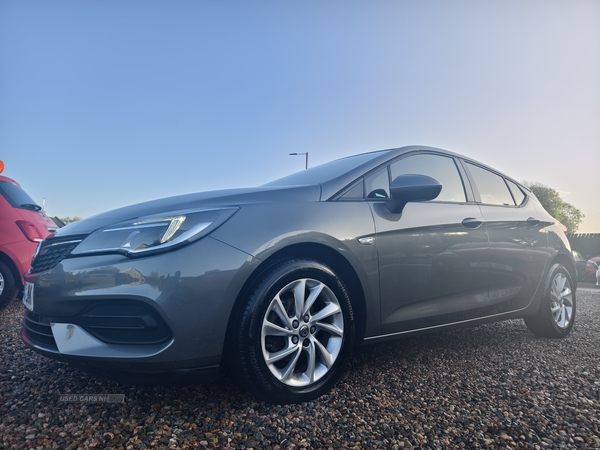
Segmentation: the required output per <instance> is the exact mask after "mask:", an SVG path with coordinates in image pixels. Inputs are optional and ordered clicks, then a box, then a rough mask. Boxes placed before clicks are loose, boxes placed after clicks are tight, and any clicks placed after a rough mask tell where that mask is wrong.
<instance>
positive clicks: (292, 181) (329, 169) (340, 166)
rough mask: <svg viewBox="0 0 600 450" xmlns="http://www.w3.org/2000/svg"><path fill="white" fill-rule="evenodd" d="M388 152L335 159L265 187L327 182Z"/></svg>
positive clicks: (272, 182) (382, 151)
mask: <svg viewBox="0 0 600 450" xmlns="http://www.w3.org/2000/svg"><path fill="white" fill-rule="evenodd" d="M387 151H389V150H381V151H378V152H371V153H362V154H360V155H355V156H349V157H347V158H342V159H336V160H335V161H331V162H328V163H325V164H321V165H319V166H315V167H311V168H310V169H306V170H303V171H301V172H296V173H293V174H291V175H288V176H287V177H283V178H279V179H278V180H275V181H271V182H270V183H267V184H265V186H301V185H308V184H321V183H325V182H327V181H329V180H334V179H336V178H337V177H339V176H341V175H343V174H345V173H346V172H349V171H351V170H352V169H355V168H356V167H359V166H360V165H361V164H364V163H366V162H368V161H370V160H371V159H374V158H377V157H379V156H381V155H382V154H383V153H385V152H387Z"/></svg>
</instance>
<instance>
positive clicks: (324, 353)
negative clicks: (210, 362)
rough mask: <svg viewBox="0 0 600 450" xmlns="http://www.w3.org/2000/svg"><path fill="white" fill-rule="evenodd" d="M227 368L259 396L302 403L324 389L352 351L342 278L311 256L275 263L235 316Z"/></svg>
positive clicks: (276, 401)
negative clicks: (313, 259)
mask: <svg viewBox="0 0 600 450" xmlns="http://www.w3.org/2000/svg"><path fill="white" fill-rule="evenodd" d="M234 327H235V328H234V329H233V332H234V333H233V334H234V340H233V343H232V345H233V348H232V350H233V351H234V355H233V358H232V359H231V360H230V368H231V369H232V372H233V373H235V374H236V376H237V378H238V381H239V383H240V384H241V385H242V387H244V388H245V389H246V390H248V391H249V392H250V393H251V394H252V395H254V396H255V397H257V398H258V399H260V400H264V401H266V402H269V403H274V404H285V403H300V402H304V401H308V400H311V399H314V398H316V397H319V396H320V395H322V394H324V393H325V392H327V391H328V390H329V389H330V388H331V386H332V385H333V384H334V383H335V382H336V381H337V380H338V379H339V377H340V376H341V374H342V372H343V369H344V366H345V365H346V363H347V362H348V359H349V357H350V354H351V352H352V348H353V344H354V338H355V320H354V316H353V312H352V303H351V301H350V297H349V295H348V292H347V290H346V287H345V286H344V284H343V282H342V281H341V280H340V279H339V278H338V277H337V276H336V275H335V274H334V273H333V271H332V270H331V269H329V268H328V267H327V266H325V265H323V264H321V263H319V262H316V261H312V260H307V259H294V260H287V261H283V262H279V263H277V264H276V265H274V266H272V267H271V268H270V269H268V270H267V271H266V272H265V273H264V274H263V275H262V276H261V277H260V278H259V279H258V280H257V282H256V283H255V284H254V286H253V289H251V291H250V297H249V299H248V301H247V303H246V304H245V306H244V307H243V308H241V311H240V313H239V314H238V317H237V318H236V321H235V325H234Z"/></svg>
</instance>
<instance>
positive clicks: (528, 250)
mask: <svg viewBox="0 0 600 450" xmlns="http://www.w3.org/2000/svg"><path fill="white" fill-rule="evenodd" d="M464 167H465V169H466V171H467V173H468V174H469V176H470V178H471V180H472V181H473V183H472V184H473V189H474V195H475V197H476V199H477V201H478V202H480V208H481V213H482V215H483V217H484V218H485V226H486V228H487V231H488V235H489V239H490V252H491V254H490V258H491V259H490V267H489V269H490V270H489V280H490V292H489V302H490V303H493V304H495V305H496V308H497V311H496V313H502V312H507V311H515V310H519V309H521V308H524V307H526V306H527V305H529V303H530V302H531V300H532V299H533V296H534V295H535V293H536V291H537V289H538V288H539V286H540V285H541V281H542V277H543V274H544V269H545V266H546V264H547V260H548V258H549V255H548V252H547V247H548V244H547V242H548V238H547V235H546V233H545V232H544V228H543V224H542V222H541V220H540V219H541V218H540V217H539V216H538V213H537V211H536V209H535V207H534V205H533V201H530V200H529V197H528V196H527V195H525V194H524V192H523V190H522V189H521V188H520V187H519V186H518V185H517V184H516V183H515V182H513V181H511V180H509V179H507V178H506V177H504V176H502V175H500V174H498V173H495V172H493V171H491V170H489V169H488V168H485V167H482V166H480V165H477V164H475V163H471V162H465V163H464Z"/></svg>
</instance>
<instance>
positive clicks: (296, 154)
mask: <svg viewBox="0 0 600 450" xmlns="http://www.w3.org/2000/svg"><path fill="white" fill-rule="evenodd" d="M290 155H292V156H300V155H306V167H305V169H308V152H302V153H290Z"/></svg>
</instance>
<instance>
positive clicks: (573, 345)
mask: <svg viewBox="0 0 600 450" xmlns="http://www.w3.org/2000/svg"><path fill="white" fill-rule="evenodd" d="M578 301H579V303H578V308H579V310H578V316H577V319H576V323H575V328H574V332H573V333H572V334H571V335H570V336H569V337H568V338H567V339H563V340H558V341H555V340H546V339H537V338H535V337H534V336H533V335H532V334H531V333H529V332H528V331H527V329H526V328H525V325H524V323H523V322H522V321H521V320H514V321H507V322H502V323H497V324H491V325H485V326H481V327H478V328H471V329H464V330H457V331H451V332H445V333H440V334H436V335H428V336H420V337H414V338H408V339H405V340H402V341H397V342H394V343H389V344H379V345H375V346H366V347H363V349H362V350H361V351H360V352H359V353H358V354H357V355H356V356H355V357H353V359H352V361H351V366H352V368H351V370H349V371H348V372H347V374H346V375H345V376H344V378H343V379H342V380H341V382H340V383H339V384H338V385H337V386H336V387H335V388H334V389H333V390H332V391H331V392H330V393H329V394H328V395H325V396H323V397H321V398H320V399H318V400H316V401H314V402H310V403H304V404H301V405H291V406H272V405H267V404H264V403H260V402H257V401H255V400H254V399H253V398H252V397H250V396H249V395H248V394H246V393H245V392H243V391H241V390H240V389H239V388H238V387H237V386H236V385H235V384H234V383H233V382H232V381H231V380H230V379H223V380H220V381H219V382H217V383H214V384H209V385H201V386H187V387H176V388H166V387H140V386H129V385H121V384H117V383H114V382H109V381H105V380H100V379H96V378H93V377H91V376H88V375H86V374H84V373H82V372H80V371H78V370H76V369H74V368H71V367H70V366H68V365H66V364H63V363H59V362H55V361H52V360H48V359H45V358H43V357H41V356H39V355H37V354H35V353H33V352H31V351H29V350H28V349H27V348H26V347H25V345H24V344H23V343H22V342H21V341H20V339H19V338H18V331H19V329H20V320H21V314H22V308H23V307H22V306H21V305H20V304H13V305H12V306H11V307H10V308H8V309H7V310H5V311H3V312H1V313H0V335H1V342H2V355H1V359H0V446H3V447H4V448H7V449H11V448H37V449H46V448H52V449H54V448H60V449H64V448H68V449H75V448H102V449H104V448H115V449H138V448H198V447H199V448H203V447H211V448H212V447H216V448H223V447H233V448H281V449H284V448H386V449H387V448H409V449H410V448H449V449H450V448H539V449H546V448H600V358H599V356H600V291H596V290H582V291H580V292H579V296H578ZM59 394H77V395H80V394H124V395H125V400H124V402H122V403H111V404H103V403H88V404H82V403H67V402H63V401H60V399H59Z"/></svg>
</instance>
